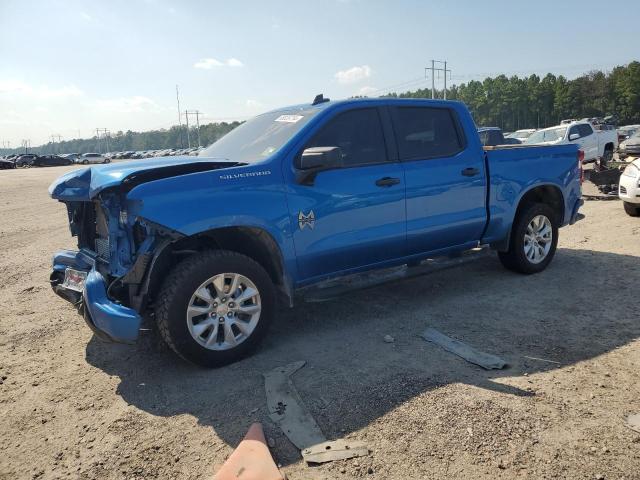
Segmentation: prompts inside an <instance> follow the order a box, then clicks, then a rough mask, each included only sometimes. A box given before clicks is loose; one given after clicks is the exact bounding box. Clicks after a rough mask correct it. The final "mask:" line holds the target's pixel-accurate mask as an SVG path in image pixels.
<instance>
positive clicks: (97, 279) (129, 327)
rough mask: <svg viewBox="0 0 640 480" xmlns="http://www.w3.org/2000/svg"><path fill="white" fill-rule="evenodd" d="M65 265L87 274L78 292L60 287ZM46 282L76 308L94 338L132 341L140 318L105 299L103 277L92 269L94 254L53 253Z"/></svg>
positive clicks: (135, 337) (105, 289)
mask: <svg viewBox="0 0 640 480" xmlns="http://www.w3.org/2000/svg"><path fill="white" fill-rule="evenodd" d="M67 268H73V269H74V270H81V271H84V272H87V273H88V275H87V279H86V281H85V284H84V289H83V291H82V293H80V292H76V291H75V290H71V289H68V288H65V287H64V286H63V284H62V283H63V280H64V273H65V270H66V269H67ZM50 281H51V287H52V288H53V291H54V292H55V293H56V294H57V295H59V296H60V297H62V298H64V299H65V300H67V301H69V302H71V303H72V304H74V305H75V306H76V307H77V308H78V310H79V312H80V313H81V314H82V315H83V316H84V319H85V321H86V322H87V325H89V327H90V328H91V329H92V330H93V332H94V333H95V334H96V335H97V336H98V337H100V338H102V339H104V340H109V341H113V342H119V343H134V342H135V341H136V339H137V338H138V332H139V330H140V323H141V317H140V315H139V314H138V312H136V311H135V310H134V309H132V308H129V307H126V306H124V305H121V304H120V303H118V302H116V301H113V300H111V299H110V298H109V296H108V294H107V283H106V281H105V278H104V277H103V275H102V274H101V273H100V272H99V271H98V270H97V268H96V257H95V253H93V252H91V251H89V250H85V249H82V250H80V251H72V250H62V251H60V252H57V253H56V254H55V255H54V256H53V271H52V272H51V277H50Z"/></svg>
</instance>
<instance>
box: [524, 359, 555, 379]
mask: <svg viewBox="0 0 640 480" xmlns="http://www.w3.org/2000/svg"><path fill="white" fill-rule="evenodd" d="M523 357H524V358H528V359H529V360H538V361H539V362H547V363H554V364H556V365H562V364H561V363H560V362H556V361H555V360H548V359H546V358H538V357H529V356H527V355H523ZM525 375H526V373H525Z"/></svg>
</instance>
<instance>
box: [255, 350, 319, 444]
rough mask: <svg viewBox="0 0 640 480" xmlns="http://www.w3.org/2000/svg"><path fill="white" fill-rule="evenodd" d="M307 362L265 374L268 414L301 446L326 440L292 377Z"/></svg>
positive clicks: (293, 441) (292, 440) (288, 436)
mask: <svg viewBox="0 0 640 480" xmlns="http://www.w3.org/2000/svg"><path fill="white" fill-rule="evenodd" d="M305 364H306V362H304V361H302V362H295V363H290V364H289V365H286V366H284V367H279V368H275V369H273V370H271V371H270V372H268V373H265V374H264V386H265V390H266V392H267V409H268V410H269V417H270V418H271V420H273V422H274V423H275V424H277V425H278V426H279V427H280V428H281V429H282V431H283V432H284V434H285V435H286V436H287V438H288V439H289V440H290V441H291V443H293V444H294V445H295V446H296V447H298V448H299V449H300V450H303V449H305V448H309V447H311V446H312V445H317V444H318V443H323V442H326V441H327V438H326V437H325V436H324V434H323V433H322V430H320V427H319V426H318V424H317V423H316V421H315V420H314V418H313V417H312V416H311V414H310V413H309V412H308V411H307V409H306V407H305V405H304V403H303V402H302V399H301V398H300V396H299V395H298V392H297V390H296V389H295V387H294V386H293V383H292V382H291V379H290V378H289V377H290V376H291V375H293V374H294V373H295V372H297V371H298V370H300V369H301V368H302V367H304V365H305Z"/></svg>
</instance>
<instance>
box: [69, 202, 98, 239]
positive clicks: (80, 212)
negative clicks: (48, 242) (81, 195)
mask: <svg viewBox="0 0 640 480" xmlns="http://www.w3.org/2000/svg"><path fill="white" fill-rule="evenodd" d="M72 222H73V223H74V224H75V225H76V226H77V228H78V247H79V248H89V249H93V247H94V241H95V238H96V212H95V210H94V206H93V203H89V202H83V203H81V204H80V208H77V209H76V210H75V212H74V214H73V219H72Z"/></svg>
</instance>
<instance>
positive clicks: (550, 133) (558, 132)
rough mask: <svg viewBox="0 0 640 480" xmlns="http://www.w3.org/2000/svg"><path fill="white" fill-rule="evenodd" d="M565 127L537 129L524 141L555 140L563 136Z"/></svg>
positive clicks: (541, 141)
mask: <svg viewBox="0 0 640 480" xmlns="http://www.w3.org/2000/svg"><path fill="white" fill-rule="evenodd" d="M566 132H567V127H558V128H550V129H549V130H538V131H537V132H535V133H534V134H532V135H531V136H530V137H529V138H527V141H526V142H525V143H544V142H556V141H558V140H562V139H563V138H564V134H565V133H566Z"/></svg>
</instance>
